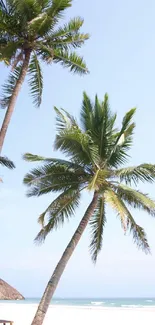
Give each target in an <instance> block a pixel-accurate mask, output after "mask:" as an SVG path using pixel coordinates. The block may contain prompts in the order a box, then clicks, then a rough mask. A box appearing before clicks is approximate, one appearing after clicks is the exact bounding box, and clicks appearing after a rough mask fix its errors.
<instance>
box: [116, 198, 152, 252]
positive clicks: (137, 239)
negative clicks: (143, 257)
mask: <svg viewBox="0 0 155 325" xmlns="http://www.w3.org/2000/svg"><path fill="white" fill-rule="evenodd" d="M119 200H120V203H121V204H122V206H124V210H125V211H126V216H127V218H128V219H127V229H129V230H130V233H132V235H133V240H134V243H135V244H136V245H137V247H138V248H140V249H142V250H143V251H144V252H145V253H146V254H148V253H150V247H149V244H148V241H147V237H146V234H145V231H144V229H143V228H142V227H140V226H139V225H137V223H136V222H135V220H134V218H133V217H132V215H131V213H130V212H129V210H128V209H127V207H126V206H125V204H124V203H123V201H122V200H121V199H119Z"/></svg>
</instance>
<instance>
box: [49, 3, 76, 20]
mask: <svg viewBox="0 0 155 325" xmlns="http://www.w3.org/2000/svg"><path fill="white" fill-rule="evenodd" d="M71 6H72V0H53V1H52V5H51V7H50V8H49V9H47V13H48V15H49V16H50V17H52V18H56V17H57V18H61V17H62V14H63V11H64V10H66V9H67V8H69V7H71Z"/></svg>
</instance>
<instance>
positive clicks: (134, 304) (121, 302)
mask: <svg viewBox="0 0 155 325" xmlns="http://www.w3.org/2000/svg"><path fill="white" fill-rule="evenodd" d="M39 301H40V298H26V299H25V300H18V301H17V300H16V301H12V300H11V301H6V300H5V301H3V300H0V304H1V303H2V304H3V303H5V304H12V303H13V304H14V303H15V304H17V305H20V304H31V305H33V304H34V305H36V304H38V303H39ZM51 305H57V306H70V307H71V306H72V307H76V306H77V307H78V306H80V307H89V308H90V307H96V308H98V307H100V308H101V307H103V308H112V307H113V308H147V307H148V308H149V307H155V298H87V299H86V298H85V299H84V298H81V299H80V298H77V299H76V298H67V299H66V298H54V299H52V301H51Z"/></svg>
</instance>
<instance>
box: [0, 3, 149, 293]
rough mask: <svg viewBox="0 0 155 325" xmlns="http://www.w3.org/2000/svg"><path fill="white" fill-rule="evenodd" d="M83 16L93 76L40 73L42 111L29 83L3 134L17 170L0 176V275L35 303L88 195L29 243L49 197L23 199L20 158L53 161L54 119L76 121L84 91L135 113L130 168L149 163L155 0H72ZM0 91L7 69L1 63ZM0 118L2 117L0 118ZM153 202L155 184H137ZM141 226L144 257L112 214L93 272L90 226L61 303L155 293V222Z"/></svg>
mask: <svg viewBox="0 0 155 325" xmlns="http://www.w3.org/2000/svg"><path fill="white" fill-rule="evenodd" d="M79 15H80V16H82V17H84V19H85V24H84V27H83V31H85V32H89V33H90V34H91V38H90V40H89V41H88V42H87V43H86V45H85V46H84V47H83V48H82V49H81V50H80V53H81V54H82V55H83V56H84V58H85V60H86V62H87V65H88V67H89V70H90V74H89V75H88V76H85V77H79V76H74V75H72V74H70V73H69V72H68V71H67V70H66V69H63V68H62V67H61V66H59V65H52V66H51V67H49V66H48V68H47V67H44V69H43V72H44V94H43V102H42V105H41V108H40V109H36V108H35V107H33V104H32V101H31V98H30V96H29V93H28V87H27V83H26V82H25V84H24V86H23V88H22V92H21V94H20V96H19V99H18V102H17V105H16V110H15V113H14V116H13V119H12V121H11V125H10V127H9V131H8V134H7V138H6V141H5V146H4V149H3V154H4V155H7V156H8V157H9V158H11V159H12V160H13V161H14V162H15V164H16V169H15V170H14V171H8V170H7V169H5V168H1V172H0V174H1V175H0V176H1V177H2V178H3V181H4V182H3V184H1V186H0V200H1V204H0V223H1V230H0V240H1V259H0V270H1V275H0V277H1V278H3V279H4V280H6V281H8V282H9V283H10V284H12V285H13V286H15V287H16V288H17V289H18V290H19V291H21V292H22V293H23V294H24V295H25V296H27V297H38V296H40V295H41V294H42V291H43V289H44V287H45V284H46V283H47V281H48V279H49V276H50V275H51V273H52V271H53V269H54V266H55V265H56V263H57V261H58V260H59V258H60V256H61V254H62V252H63V250H64V248H65V247H66V245H67V243H68V241H69V239H70V238H71V236H72V234H73V232H74V230H75V229H76V227H77V225H78V223H79V220H80V218H81V217H82V215H83V212H84V209H85V207H86V206H87V204H88V202H89V201H90V199H91V196H89V195H86V196H84V197H83V199H82V202H81V205H80V208H79V209H78V210H77V212H76V215H75V217H73V218H72V219H71V220H70V222H69V223H66V224H65V226H64V228H63V229H60V230H58V231H57V232H53V233H52V234H51V235H49V237H48V238H47V240H46V242H45V244H44V245H42V246H39V247H38V246H35V245H34V243H33V239H34V237H35V235H36V234H37V232H38V230H39V226H38V224H37V217H38V215H39V214H40V213H41V212H42V211H44V209H45V208H46V206H47V205H48V204H49V202H51V200H52V198H53V197H54V196H53V195H48V196H44V197H40V198H37V199H34V198H31V199H28V198H26V196H25V193H26V188H25V187H24V186H23V185H22V179H23V176H24V174H25V173H26V172H27V171H29V169H30V168H31V167H32V165H31V164H28V163H26V162H24V161H22V154H23V153H25V152H31V153H34V154H35V153H36V154H41V155H44V156H52V157H55V156H58V154H57V153H56V152H54V151H53V140H54V135H55V114H54V111H53V106H54V105H55V106H57V107H63V108H65V109H67V110H69V111H70V112H72V113H73V112H74V114H75V116H76V117H78V116H79V109H80V105H81V100H82V92H83V91H84V90H86V91H87V93H88V94H89V95H90V96H91V97H92V99H93V98H94V95H95V93H98V96H99V97H100V98H101V99H103V96H104V93H105V92H108V94H109V99H110V106H111V109H112V110H114V111H117V112H118V124H119V123H120V121H121V118H122V117H123V114H124V113H125V112H126V111H127V110H128V109H130V108H132V107H135V106H136V107H137V108H138V109H137V113H136V117H135V120H136V124H137V127H136V132H135V141H134V146H133V148H132V150H131V159H130V161H129V164H130V165H134V164H140V163H143V162H151V163H154V162H155V149H154V138H155V127H154V125H155V19H154V15H155V2H154V1H153V0H148V1H145V0H137V1H134V0H130V1H124V0H117V1H115V0H109V1H103V0H97V1H96V2H95V5H94V2H93V1H92V0H91V1H88V0H85V1H83V0H74V1H73V7H72V8H71V9H70V10H68V12H67V17H66V18H70V17H74V16H79ZM0 71H1V73H0V84H3V83H4V80H5V79H6V77H7V75H8V73H9V69H7V68H6V67H4V66H3V65H2V64H1V65H0ZM3 116H4V111H2V110H0V120H1V121H2V120H3ZM140 189H142V190H143V191H145V192H149V193H150V195H151V196H152V197H153V198H155V185H152V186H150V185H145V186H144V185H143V186H141V187H140ZM134 216H135V218H136V220H137V222H138V223H140V224H141V225H142V226H144V228H145V230H146V232H147V234H148V240H149V243H150V246H151V251H152V255H150V256H146V255H145V254H144V253H142V252H141V251H138V250H137V247H136V246H135V245H134V244H133V243H132V237H131V236H124V235H123V231H122V229H121V227H120V223H119V220H118V219H117V218H116V217H115V215H114V213H112V211H111V210H109V211H108V224H107V227H106V229H105V235H104V241H103V250H102V252H101V254H100V256H99V259H98V263H97V265H96V266H94V265H93V264H92V262H91V259H90V255H89V249H88V246H89V229H88V230H87V231H86V232H85V234H84V236H83V238H82V240H81V242H80V244H79V245H78V247H77V249H76V251H75V253H74V255H73V257H72V258H71V260H70V262H69V263H68V266H67V268H66V270H65V272H64V275H63V277H62V279H61V282H60V284H59V286H58V289H57V291H56V296H59V297H93V296H94V297H103V296H104V297H112V296H113V297H120V296H124V297H125V296H126V297H127V296H132V297H136V296H155V276H154V274H155V235H154V234H155V220H153V218H152V219H151V217H149V216H147V215H146V214H144V213H141V212H139V211H135V213H134Z"/></svg>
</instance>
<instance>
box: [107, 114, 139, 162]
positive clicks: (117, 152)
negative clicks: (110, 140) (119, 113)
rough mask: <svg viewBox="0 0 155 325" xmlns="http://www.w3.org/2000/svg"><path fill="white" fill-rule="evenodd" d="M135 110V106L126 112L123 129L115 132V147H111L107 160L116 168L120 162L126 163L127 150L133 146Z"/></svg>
mask: <svg viewBox="0 0 155 325" xmlns="http://www.w3.org/2000/svg"><path fill="white" fill-rule="evenodd" d="M135 111H136V108H133V109H131V110H130V111H129V112H127V113H126V114H125V116H124V118H123V121H122V127H121V130H120V132H118V133H116V134H115V137H114V138H115V139H114V140H115V141H114V144H113V149H112V148H111V153H110V155H109V158H108V161H107V162H108V164H109V166H112V167H115V168H116V167H118V166H119V165H120V164H124V163H126V162H127V160H128V158H129V155H128V153H127V152H128V150H129V149H130V148H131V145H132V141H133V139H132V135H133V131H134V128H135V123H131V120H132V117H133V116H134V114H135Z"/></svg>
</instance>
